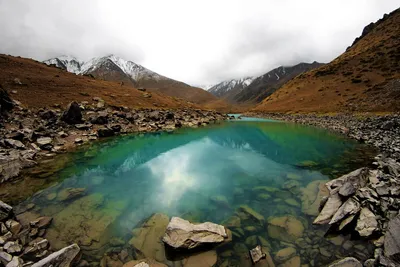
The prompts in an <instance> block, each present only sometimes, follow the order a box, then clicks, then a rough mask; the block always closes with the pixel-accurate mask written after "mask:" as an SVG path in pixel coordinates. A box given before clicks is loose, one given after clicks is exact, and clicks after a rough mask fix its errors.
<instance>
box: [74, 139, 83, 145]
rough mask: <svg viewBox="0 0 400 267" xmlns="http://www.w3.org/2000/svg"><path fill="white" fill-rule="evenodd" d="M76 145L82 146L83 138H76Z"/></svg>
mask: <svg viewBox="0 0 400 267" xmlns="http://www.w3.org/2000/svg"><path fill="white" fill-rule="evenodd" d="M74 142H75V144H82V143H83V140H82V138H75V141H74Z"/></svg>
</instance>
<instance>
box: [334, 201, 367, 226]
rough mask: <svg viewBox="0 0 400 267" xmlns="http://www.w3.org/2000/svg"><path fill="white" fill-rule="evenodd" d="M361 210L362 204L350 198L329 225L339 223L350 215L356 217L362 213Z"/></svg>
mask: <svg viewBox="0 0 400 267" xmlns="http://www.w3.org/2000/svg"><path fill="white" fill-rule="evenodd" d="M360 209H361V206H360V203H359V202H358V201H357V200H355V199H353V198H349V199H348V200H347V201H346V202H345V203H344V204H343V205H342V206H341V207H340V208H339V209H338V210H337V212H336V213H335V214H334V215H333V217H332V219H331V221H330V222H329V224H334V223H337V222H339V221H340V220H342V219H343V218H345V217H347V216H349V215H355V214H357V213H358V212H359V211H360Z"/></svg>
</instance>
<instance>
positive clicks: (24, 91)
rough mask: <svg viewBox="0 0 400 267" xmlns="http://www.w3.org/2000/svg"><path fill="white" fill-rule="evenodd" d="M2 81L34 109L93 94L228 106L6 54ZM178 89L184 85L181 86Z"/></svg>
mask: <svg viewBox="0 0 400 267" xmlns="http://www.w3.org/2000/svg"><path fill="white" fill-rule="evenodd" d="M15 79H19V80H20V81H21V83H22V85H20V84H18V83H16V82H15V81H14V80H15ZM0 84H2V85H3V87H4V88H5V89H7V90H8V91H10V92H11V91H17V93H16V94H14V93H13V94H11V96H12V98H14V99H16V100H19V101H21V102H22V104H23V105H26V106H28V107H31V108H40V107H46V106H51V105H54V104H60V105H62V106H66V105H67V104H68V103H69V102H71V101H73V100H77V101H92V98H93V97H101V98H102V99H104V100H105V101H106V102H107V103H108V104H111V105H117V106H127V107H132V108H141V107H143V108H145V107H146V108H148V107H164V108H188V107H191V108H207V106H206V105H210V108H219V109H221V108H222V109H224V108H226V107H227V105H226V104H225V103H224V102H222V103H219V105H213V104H212V103H213V102H215V101H217V99H214V98H213V97H211V98H209V99H207V98H205V97H203V98H202V99H201V101H200V102H201V104H195V103H190V102H188V101H186V100H184V99H181V98H178V97H171V96H168V95H165V94H162V93H161V92H160V91H159V92H156V91H157V90H154V91H153V90H152V92H150V93H151V95H152V96H151V97H150V98H146V97H144V94H145V93H147V92H145V93H144V92H141V91H139V90H137V89H136V88H134V87H132V86H130V85H123V86H121V85H120V83H119V82H111V81H103V80H95V79H93V78H90V77H85V76H78V75H75V74H73V73H69V72H66V71H63V70H61V69H58V68H55V67H50V66H47V65H45V64H43V63H40V62H37V61H34V60H31V59H26V58H20V57H12V56H7V55H0ZM176 90H185V88H181V87H179V88H176ZM198 90H201V89H198ZM195 92H197V90H195ZM205 93H207V92H205ZM200 95H202V94H200ZM203 104H204V105H203Z"/></svg>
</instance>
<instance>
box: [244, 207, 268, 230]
mask: <svg viewBox="0 0 400 267" xmlns="http://www.w3.org/2000/svg"><path fill="white" fill-rule="evenodd" d="M239 211H240V212H243V213H245V214H246V215H247V217H249V219H251V220H253V221H255V222H257V223H259V224H261V225H262V224H263V223H264V221H265V218H264V216H262V215H261V214H260V213H258V212H256V211H255V210H253V209H252V208H250V207H249V206H247V205H242V206H240V207H239Z"/></svg>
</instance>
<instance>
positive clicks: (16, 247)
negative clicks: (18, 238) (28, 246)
mask: <svg viewBox="0 0 400 267" xmlns="http://www.w3.org/2000/svg"><path fill="white" fill-rule="evenodd" d="M3 248H4V249H5V250H6V251H7V252H8V253H10V254H14V253H20V252H21V251H22V246H21V245H20V244H18V243H17V242H13V241H8V242H7V243H6V244H5V245H4V247H3Z"/></svg>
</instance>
